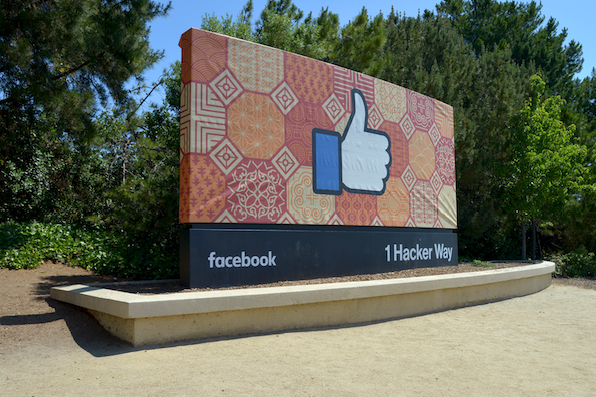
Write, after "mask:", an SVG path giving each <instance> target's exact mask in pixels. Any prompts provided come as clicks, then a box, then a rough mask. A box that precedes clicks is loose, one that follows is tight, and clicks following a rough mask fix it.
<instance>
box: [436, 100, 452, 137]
mask: <svg viewBox="0 0 596 397" xmlns="http://www.w3.org/2000/svg"><path fill="white" fill-rule="evenodd" d="M434 102H435V123H436V124H437V127H439V131H440V132H441V135H442V136H444V137H445V138H453V108H452V107H451V106H449V105H447V104H444V103H443V102H439V101H434Z"/></svg>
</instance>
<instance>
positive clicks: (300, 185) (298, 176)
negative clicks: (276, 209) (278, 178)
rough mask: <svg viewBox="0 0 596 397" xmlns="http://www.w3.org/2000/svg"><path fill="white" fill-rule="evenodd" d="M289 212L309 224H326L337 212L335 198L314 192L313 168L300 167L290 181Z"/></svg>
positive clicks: (298, 220) (299, 220) (298, 219)
mask: <svg viewBox="0 0 596 397" xmlns="http://www.w3.org/2000/svg"><path fill="white" fill-rule="evenodd" d="M288 211H289V212H290V215H292V216H293V217H294V219H296V221H297V222H298V223H307V224H326V223H327V222H329V220H330V219H331V217H332V215H333V213H334V212H335V196H332V195H326V194H316V193H315V192H314V191H313V189H312V168H311V167H300V168H299V169H298V171H296V173H294V175H293V176H292V178H291V179H290V180H289V181H288Z"/></svg>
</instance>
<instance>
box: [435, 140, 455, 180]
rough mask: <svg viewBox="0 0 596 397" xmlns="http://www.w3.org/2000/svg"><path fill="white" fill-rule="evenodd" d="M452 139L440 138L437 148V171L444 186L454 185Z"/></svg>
mask: <svg viewBox="0 0 596 397" xmlns="http://www.w3.org/2000/svg"><path fill="white" fill-rule="evenodd" d="M454 152H455V151H454V147H453V139H448V138H441V140H440V141H439V144H438V146H437V154H436V156H437V170H438V171H439V175H440V176H441V180H442V181H443V183H445V184H446V185H454V184H455V155H454Z"/></svg>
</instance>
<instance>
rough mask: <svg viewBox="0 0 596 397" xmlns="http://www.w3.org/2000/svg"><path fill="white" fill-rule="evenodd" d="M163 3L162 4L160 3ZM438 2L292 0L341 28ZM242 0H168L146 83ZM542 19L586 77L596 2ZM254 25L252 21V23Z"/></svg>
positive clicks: (593, 62)
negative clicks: (205, 21) (188, 37)
mask: <svg viewBox="0 0 596 397" xmlns="http://www.w3.org/2000/svg"><path fill="white" fill-rule="evenodd" d="M161 1H162V2H165V1H166V0H161ZM439 1H440V0H417V1H403V0H394V1H390V0H377V1H374V2H355V1H345V0H324V1H323V2H315V1H313V0H294V4H296V5H297V6H298V8H300V9H301V10H303V11H304V13H305V14H308V13H309V12H310V11H312V12H313V15H314V16H318V14H319V12H320V10H321V7H329V11H331V12H334V13H336V14H339V18H340V24H341V25H342V26H343V25H345V24H347V23H348V22H349V21H350V20H351V19H353V18H354V17H355V16H356V15H357V14H358V13H359V12H360V10H362V6H363V5H364V6H366V8H367V10H368V13H369V15H373V16H374V15H377V14H378V13H379V11H380V12H382V13H383V15H387V14H389V12H390V11H391V6H393V7H394V9H395V11H396V12H405V13H406V15H407V16H416V15H418V11H419V10H420V11H421V12H422V11H424V10H425V9H430V10H432V11H434V10H435V4H437V3H438V2H439ZM266 2H267V0H253V4H254V11H253V20H254V19H256V18H257V17H258V15H259V14H260V12H261V10H263V8H264V7H265V4H266ZM245 3H246V0H225V1H221V0H219V1H218V0H215V1H197V0H194V1H193V0H172V7H173V8H172V10H171V11H170V13H169V15H168V16H167V17H165V18H160V19H157V20H155V21H153V22H152V23H151V34H150V37H149V40H150V43H151V47H152V48H154V49H156V50H163V51H165V57H164V59H162V60H161V61H160V62H159V63H158V64H157V65H156V66H155V67H154V68H153V69H152V70H150V71H148V72H147V73H146V75H145V77H146V79H147V82H148V83H150V82H153V81H157V79H158V78H159V76H160V75H161V73H162V71H163V69H164V68H167V67H168V66H169V65H170V64H171V63H173V62H174V61H176V60H179V59H180V56H181V52H180V48H179V47H178V41H179V40H180V36H181V35H182V33H184V32H185V31H187V30H188V29H190V28H192V27H195V28H199V27H200V26H201V20H202V17H203V16H204V15H205V14H206V13H207V14H210V15H211V14H213V13H215V15H216V16H223V15H225V14H226V13H228V14H232V15H234V16H236V15H237V14H238V13H239V11H240V10H241V8H242V7H243V6H244V4H245ZM542 15H543V16H545V17H546V19H547V20H548V18H549V17H551V16H552V17H554V18H555V19H556V20H557V21H558V22H559V31H561V30H562V29H563V28H564V27H566V28H567V31H568V36H567V37H568V40H571V39H573V40H575V41H578V42H579V43H581V44H582V46H583V56H584V65H583V70H582V72H581V73H580V74H578V75H577V77H579V78H584V77H586V76H589V75H590V74H591V72H592V68H594V67H596V38H595V36H596V34H595V33H596V29H595V28H594V24H595V22H594V15H596V1H594V0H566V1H561V0H543V1H542ZM253 22H254V21H253ZM162 96H163V94H160V93H156V94H155V95H152V97H151V100H152V101H154V102H161V99H162Z"/></svg>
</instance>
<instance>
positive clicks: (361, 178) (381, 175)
mask: <svg viewBox="0 0 596 397" xmlns="http://www.w3.org/2000/svg"><path fill="white" fill-rule="evenodd" d="M367 123H368V107H367V106H366V99H365V98H364V95H363V94H362V92H361V91H360V90H358V89H353V90H352V114H351V115H350V119H349V120H348V124H347V125H346V128H345V130H344V134H343V136H342V135H340V134H339V133H338V132H336V131H328V130H322V129H319V128H314V129H313V130H312V146H313V190H314V192H315V193H318V194H335V195H339V194H342V190H343V189H345V190H346V191H348V192H351V193H360V194H375V195H382V194H383V193H384V192H385V187H386V182H387V179H389V167H390V166H391V153H390V151H389V148H390V145H391V142H390V140H389V135H387V133H385V132H383V131H376V130H372V129H370V128H367Z"/></svg>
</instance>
